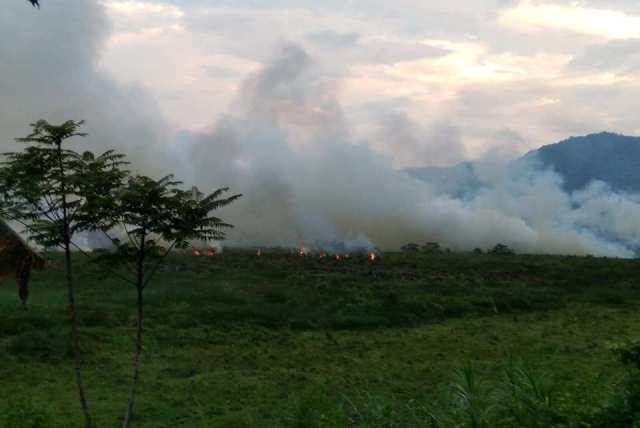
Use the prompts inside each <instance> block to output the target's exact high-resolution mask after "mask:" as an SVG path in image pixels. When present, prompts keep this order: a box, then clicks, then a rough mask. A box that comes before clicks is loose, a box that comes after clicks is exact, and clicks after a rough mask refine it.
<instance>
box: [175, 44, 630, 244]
mask: <svg viewBox="0 0 640 428" xmlns="http://www.w3.org/2000/svg"><path fill="white" fill-rule="evenodd" d="M337 90H338V89H337V87H336V85H335V83H334V82H331V81H329V80H325V79H323V77H322V74H321V73H320V72H319V67H318V66H317V65H316V64H314V62H313V60H312V59H311V58H310V57H309V56H308V55H307V54H306V53H305V51H304V50H303V49H302V48H300V47H298V46H296V45H287V46H284V47H283V48H282V50H281V52H280V53H279V54H278V55H277V56H276V58H275V59H274V60H273V61H271V62H269V63H267V64H265V65H264V67H263V68H262V69H261V70H260V71H258V72H256V73H255V74H254V75H252V76H250V77H249V78H248V79H247V80H246V81H245V84H244V86H243V88H242V90H241V91H240V95H239V99H238V100H237V102H236V103H235V104H234V105H233V107H232V108H231V111H230V112H229V113H228V114H227V115H225V116H224V117H222V118H220V119H219V120H218V121H217V122H216V124H215V126H214V127H213V128H212V130H211V131H210V132H206V133H201V134H199V135H192V136H190V138H188V141H187V142H186V143H185V151H186V152H187V155H186V165H187V166H188V168H185V169H190V170H191V172H192V176H191V177H190V178H192V180H193V181H194V182H196V183H198V185H199V186H201V187H204V188H207V187H211V186H212V185H213V186H218V185H226V184H230V185H232V186H233V187H234V189H236V190H239V191H241V192H242V193H244V194H245V198H244V200H243V201H242V202H241V203H238V204H237V205H236V206H235V207H233V208H230V209H229V210H228V213H229V214H228V215H229V217H230V218H233V219H234V222H235V223H236V224H238V225H239V228H238V232H237V233H235V234H234V235H233V238H234V239H236V240H238V241H246V242H251V243H264V244H272V245H273V244H280V245H305V244H308V243H312V242H314V241H315V240H334V239H335V240H352V239H358V238H362V237H367V238H368V239H369V240H371V242H373V243H375V244H376V245H378V246H381V247H385V248H387V247H390V248H394V247H395V248H397V247H399V246H400V245H402V244H405V243H407V242H410V241H411V242H425V241H439V242H441V243H444V244H445V245H447V246H450V247H452V248H455V249H470V248H474V247H480V248H488V247H492V246H494V245H495V244H497V243H506V244H508V245H511V246H513V247H514V248H516V249H517V250H519V251H525V252H538V253H539V252H543V253H562V254H597V255H609V256H624V257H630V256H632V255H633V248H634V247H635V246H636V245H637V243H638V239H637V237H638V236H639V232H640V227H638V225H637V223H634V222H633V221H632V220H631V219H633V218H637V217H635V213H636V210H638V209H640V205H639V204H638V200H637V199H635V198H634V197H630V196H628V195H618V194H615V193H613V192H611V191H610V190H609V189H607V188H606V187H605V186H603V185H602V184H594V185H593V186H592V187H590V188H589V189H587V190H585V191H583V192H581V193H578V194H576V195H569V194H567V193H566V192H564V191H563V190H562V189H561V185H562V182H561V179H560V177H558V176H557V175H556V174H554V173H552V172H549V171H546V172H542V171H539V170H538V169H537V168H536V165H533V164H524V163H518V165H517V166H518V168H514V166H513V165H511V164H509V163H506V162H502V161H499V160H492V159H484V160H482V161H480V162H478V163H477V164H476V167H475V169H476V174H478V175H479V178H480V179H481V180H482V182H483V183H484V184H485V185H484V186H483V187H482V188H481V189H479V190H478V189H475V190H473V191H469V192H464V190H465V189H464V188H460V187H461V186H462V187H464V186H465V185H466V184H465V182H464V180H463V179H462V178H463V177H459V178H460V180H459V182H458V183H454V184H453V186H454V187H456V186H457V187H458V188H457V191H455V192H452V191H451V187H452V184H451V183H444V184H446V185H445V186H443V185H442V184H443V183H437V182H432V183H428V182H427V183H425V182H423V181H418V180H416V179H413V178H411V177H409V176H408V175H407V174H406V173H405V172H403V171H399V170H396V169H394V167H393V164H392V159H391V158H390V157H387V156H385V155H384V154H382V153H379V152H376V151H374V150H373V149H371V145H370V144H368V142H367V141H359V140H358V139H357V138H356V137H354V135H353V133H352V132H351V130H350V127H349V123H348V121H347V120H346V118H345V115H344V114H343V112H342V110H341V108H340V105H339V103H338V102H337V94H336V91H337ZM386 119H387V120H386V121H381V123H382V126H384V125H385V124H390V125H391V126H390V127H389V128H388V129H387V130H386V131H385V132H384V133H383V135H384V136H385V138H388V139H393V138H394V137H395V138H397V140H396V141H394V142H393V144H397V145H398V146H400V145H402V143H403V137H405V136H407V135H409V140H410V141H409V143H410V144H419V143H418V142H417V140H418V136H416V129H417V128H416V127H415V126H411V127H408V126H407V124H406V122H407V120H406V118H405V117H404V116H398V115H396V114H394V115H392V116H389V117H388V118H386ZM398 129H401V131H399V132H397V133H394V132H393V131H394V130H396V131H397V130H398ZM407 129H409V131H410V132H409V131H407ZM447 129H448V128H447ZM433 135H437V134H433V133H431V135H429V133H428V132H427V133H425V135H424V140H425V144H427V146H425V149H424V150H425V152H427V153H430V154H433V156H432V157H434V158H437V154H438V153H439V151H440V152H448V153H449V155H450V154H451V152H452V151H453V152H456V151H460V150H461V149H460V144H459V143H458V141H457V136H456V133H455V132H442V133H441V135H442V137H441V138H430V137H433ZM379 137H380V132H378V133H377V135H376V138H379ZM447 137H448V138H447ZM429 144H433V145H431V146H429ZM442 156H443V157H445V156H447V155H446V154H443V155H442ZM450 180H453V181H456V180H457V178H456V177H455V176H454V177H450ZM456 194H467V195H469V194H471V195H472V196H471V197H455V196H453V195H456ZM612 206H618V207H621V208H622V209H621V210H617V211H616V213H615V214H608V215H606V216H603V214H602V213H603V211H604V212H606V210H605V207H609V208H610V207H612Z"/></svg>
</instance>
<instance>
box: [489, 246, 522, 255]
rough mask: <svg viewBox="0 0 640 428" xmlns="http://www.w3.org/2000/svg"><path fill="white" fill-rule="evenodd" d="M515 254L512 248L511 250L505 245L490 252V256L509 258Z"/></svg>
mask: <svg viewBox="0 0 640 428" xmlns="http://www.w3.org/2000/svg"><path fill="white" fill-rule="evenodd" d="M515 253H516V252H515V251H513V250H512V249H511V248H509V246H507V245H505V244H498V245H496V246H495V247H493V248H492V249H490V250H489V251H488V254H494V255H501V256H509V255H513V254H515Z"/></svg>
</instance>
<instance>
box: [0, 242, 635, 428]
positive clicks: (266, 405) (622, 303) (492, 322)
mask: <svg viewBox="0 0 640 428" xmlns="http://www.w3.org/2000/svg"><path fill="white" fill-rule="evenodd" d="M49 257H52V259H53V260H52V262H51V263H49V265H48V267H47V269H46V270H44V271H41V272H35V273H34V278H33V283H32V296H31V302H30V306H29V310H28V311H23V310H21V307H20V302H19V299H18V298H17V296H16V295H15V286H14V285H13V284H11V282H10V281H9V280H7V281H5V282H3V283H1V284H0V313H1V314H2V315H1V316H0V353H1V354H2V355H3V364H2V365H0V379H1V381H0V427H2V428H5V427H75V426H82V423H81V421H82V418H81V414H80V409H79V408H78V406H77V405H75V400H77V397H76V394H75V389H74V387H73V377H72V376H71V364H70V361H71V358H72V353H71V350H70V345H69V343H70V342H69V340H68V326H67V323H66V319H67V316H66V302H65V288H64V269H63V266H64V263H63V260H62V258H61V257H60V256H58V255H55V254H54V255H51V254H50V255H49ZM74 263H75V265H76V266H77V268H76V271H77V273H76V280H77V284H78V290H77V293H78V299H77V311H78V319H79V323H80V326H81V329H80V331H81V335H82V341H81V343H82V347H83V349H82V350H83V358H84V366H85V373H86V379H87V389H88V393H89V394H88V395H89V397H90V400H91V406H92V408H93V409H94V414H95V422H96V425H97V426H113V425H116V424H117V423H118V420H119V419H120V417H121V412H120V410H121V405H120V403H122V402H123V401H124V400H126V397H127V396H128V388H129V385H128V383H127V382H128V381H127V379H128V375H129V373H128V372H129V370H130V350H131V348H132V346H133V341H134V337H133V333H134V332H135V327H136V315H135V310H134V308H132V305H131V301H132V300H135V294H136V290H135V287H132V286H130V285H126V284H123V283H122V282H121V281H119V280H118V279H117V278H115V277H113V276H112V275H109V274H105V271H104V270H103V269H102V268H101V267H100V266H97V265H96V264H94V263H89V262H87V261H85V260H84V258H83V257H81V256H80V255H76V257H75V262H74ZM123 272H124V271H123ZM639 279H640V269H638V266H637V261H634V260H615V259H604V258H593V257H551V256H524V255H512V256H510V257H498V256H495V255H491V254H486V255H479V254H454V253H448V254H447V253H434V252H429V251H418V252H403V253H392V254H385V255H384V257H383V258H382V259H379V260H378V261H377V262H375V263H370V262H369V261H367V260H366V258H365V257H364V256H361V257H353V258H351V259H349V260H347V261H337V260H335V259H331V258H326V259H322V260H320V259H318V258H315V257H313V258H312V257H307V258H304V257H299V256H296V255H292V254H285V253H272V254H269V253H263V255H262V256H261V257H257V256H256V254H255V253H254V252H241V251H236V252H233V251H227V252H225V253H223V254H221V255H217V256H215V257H192V256H191V255H189V254H182V255H174V256H169V257H168V259H167V263H166V264H164V265H163V267H161V268H160V269H159V271H158V278H157V280H156V281H155V282H154V286H153V287H150V288H149V289H147V290H146V292H145V305H146V313H145V319H146V323H147V326H148V327H147V333H146V334H147V339H146V341H145V345H144V346H145V354H144V357H143V361H142V377H141V381H140V386H139V389H140V391H139V392H140V395H139V401H138V407H137V409H138V411H137V412H136V413H135V414H134V417H133V421H132V425H133V426H136V427H175V426H185V427H211V426H216V427H362V428H364V427H439V426H441V427H453V426H470V427H500V426H504V427H511V426H522V427H553V426H557V427H574V426H575V427H632V426H634V425H633V424H634V420H635V418H636V416H637V415H638V414H640V413H639V412H640V376H639V375H638V371H639V369H638V366H639V364H638V362H639V361H640V357H639V355H640V351H639V350H638V349H640V348H638V347H637V346H635V345H634V342H633V340H634V339H635V338H638V337H640V313H639V312H638V310H637V308H638V303H640V299H639V298H638V287H640V283H639ZM612 349H613V350H614V351H613V352H612Z"/></svg>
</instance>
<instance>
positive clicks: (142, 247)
mask: <svg viewBox="0 0 640 428" xmlns="http://www.w3.org/2000/svg"><path fill="white" fill-rule="evenodd" d="M180 184H181V183H180V182H178V181H174V179H173V177H172V176H166V177H164V178H161V179H160V180H154V179H151V178H149V177H145V176H135V177H131V178H130V179H129V180H128V182H127V184H126V185H125V186H124V187H123V188H122V189H121V190H120V191H119V192H118V194H116V195H112V196H108V197H106V198H104V199H103V200H102V201H98V203H95V204H93V205H91V206H89V205H87V207H88V208H89V209H87V210H86V212H85V215H86V218H85V221H86V224H87V226H89V225H94V227H95V228H96V229H100V230H101V231H102V232H103V233H105V235H106V236H108V237H110V239H111V240H112V242H113V244H114V245H115V247H116V252H115V253H114V254H110V255H105V256H104V257H103V260H108V261H119V262H121V263H125V264H129V267H130V269H131V271H132V272H134V274H135V278H134V279H133V281H132V282H133V284H135V287H136V291H137V301H136V307H137V321H136V344H135V354H134V359H133V374H132V381H131V389H130V393H129V398H128V402H127V408H126V412H125V416H124V420H123V424H122V426H123V428H126V427H128V426H129V425H130V423H131V417H132V414H133V405H134V401H135V397H136V388H137V385H138V381H139V377H140V359H141V355H142V343H143V342H142V336H143V324H144V300H143V299H144V289H145V288H146V287H147V285H148V284H149V282H150V281H151V279H152V278H153V276H154V274H155V272H156V270H157V268H158V267H159V266H160V264H161V263H162V261H163V260H164V259H165V258H166V257H167V255H168V254H169V253H170V252H171V251H172V249H173V248H176V247H177V248H186V247H187V246H188V245H189V242H190V241H192V240H205V241H207V240H222V239H224V237H225V234H224V232H223V229H225V228H230V227H232V226H231V225H230V224H228V223H225V222H224V221H222V220H221V219H220V218H218V217H214V216H212V215H211V213H212V211H214V210H216V209H218V208H221V207H223V206H225V205H228V204H230V203H232V202H233V201H235V200H236V199H238V198H239V197H240V196H241V195H233V196H230V197H227V198H222V195H223V194H224V193H226V192H227V191H228V190H229V189H227V188H223V189H219V190H216V191H215V192H213V193H211V194H210V195H208V196H204V197H202V198H194V197H193V193H192V192H191V191H183V190H180V189H179V185H180ZM92 192H93V191H92ZM117 230H120V231H121V232H122V233H124V235H125V237H123V241H121V240H120V239H119V238H117V237H115V236H113V235H114V233H115V231H117ZM159 240H160V241H163V243H165V245H167V247H166V249H165V247H162V246H160V245H159V243H158V241H159ZM150 261H153V262H154V264H153V266H151V265H149V262H150ZM148 268H150V269H148Z"/></svg>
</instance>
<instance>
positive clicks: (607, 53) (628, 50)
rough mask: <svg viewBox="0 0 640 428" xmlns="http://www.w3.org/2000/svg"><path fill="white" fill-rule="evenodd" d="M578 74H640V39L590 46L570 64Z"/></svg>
mask: <svg viewBox="0 0 640 428" xmlns="http://www.w3.org/2000/svg"><path fill="white" fill-rule="evenodd" d="M569 67H571V69H572V70H574V71H577V72H584V71H587V72H589V71H600V72H612V73H616V74H621V75H626V74H633V73H638V72H640V38H638V39H627V40H613V41H610V42H608V43H605V44H598V45H593V46H589V47H588V48H587V49H585V51H584V52H582V53H581V54H580V55H578V56H576V57H575V58H573V60H572V61H571V63H570V64H569Z"/></svg>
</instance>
